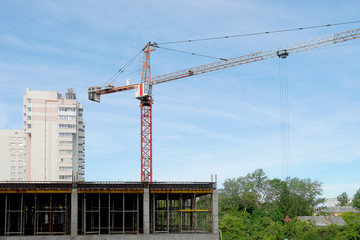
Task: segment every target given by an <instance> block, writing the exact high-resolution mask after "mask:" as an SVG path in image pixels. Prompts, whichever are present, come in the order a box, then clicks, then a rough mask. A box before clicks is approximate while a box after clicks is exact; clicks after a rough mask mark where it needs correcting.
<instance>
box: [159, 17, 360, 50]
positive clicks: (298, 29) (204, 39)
mask: <svg viewBox="0 0 360 240" xmlns="http://www.w3.org/2000/svg"><path fill="white" fill-rule="evenodd" d="M354 23H360V20H359V21H351V22H341V23H332V24H323V25H316V26H309V27H299V28H289V29H282V30H273V31H267V32H256V33H246V34H237V35H230V36H222V37H210V38H198V39H189V40H181V41H173V42H160V43H156V44H157V45H165V44H176V43H189V42H199V41H209V40H219V39H224V38H225V39H226V38H237V37H248V36H256V35H266V34H273V33H282V32H291V31H300V30H308V29H314V28H324V27H333V26H339V25H347V24H354Z"/></svg>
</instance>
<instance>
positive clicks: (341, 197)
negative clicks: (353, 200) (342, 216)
mask: <svg viewBox="0 0 360 240" xmlns="http://www.w3.org/2000/svg"><path fill="white" fill-rule="evenodd" d="M337 200H338V201H339V203H340V206H347V205H348V203H349V197H348V195H347V193H346V192H343V193H342V194H340V195H339V196H337Z"/></svg>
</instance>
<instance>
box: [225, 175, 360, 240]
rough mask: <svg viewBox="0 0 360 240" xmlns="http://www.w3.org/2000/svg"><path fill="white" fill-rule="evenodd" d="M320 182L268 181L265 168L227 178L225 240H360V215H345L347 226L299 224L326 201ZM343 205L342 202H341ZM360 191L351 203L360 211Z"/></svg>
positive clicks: (295, 179)
mask: <svg viewBox="0 0 360 240" xmlns="http://www.w3.org/2000/svg"><path fill="white" fill-rule="evenodd" d="M322 193H323V189H322V183H321V182H320V181H318V180H311V179H308V178H306V179H299V178H286V179H285V180H281V179H277V178H275V179H269V178H268V177H267V176H266V174H265V173H264V171H263V170H262V169H257V170H255V171H254V172H253V173H249V174H248V175H246V176H244V177H238V178H231V179H226V180H225V182H224V184H223V189H220V193H219V228H220V230H221V232H222V236H223V239H224V240H230V239H231V240H232V239H234V240H236V239H360V215H359V214H357V213H345V214H343V215H342V217H343V219H344V220H345V222H346V223H347V224H346V225H345V226H337V225H330V226H328V227H323V228H318V227H316V226H315V225H314V224H312V223H309V222H304V221H297V217H298V216H312V215H313V214H314V212H315V209H317V208H318V206H320V205H321V204H323V203H324V202H325V199H324V198H322V197H321V195H322ZM339 202H340V201H339ZM359 203H360V189H359V190H358V191H357V193H356V194H355V196H354V199H353V201H352V204H353V206H354V207H355V208H357V209H360V205H359Z"/></svg>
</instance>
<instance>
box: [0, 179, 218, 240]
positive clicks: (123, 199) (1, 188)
mask: <svg viewBox="0 0 360 240" xmlns="http://www.w3.org/2000/svg"><path fill="white" fill-rule="evenodd" d="M145 189H146V191H145ZM214 189H215V184H214V183H141V182H129V183H128V182H110V183H104V182H99V183H95V182H81V183H80V182H79V183H71V182H66V183H65V182H22V183H21V182H15V183H11V182H0V236H46V235H73V234H74V232H75V234H76V235H103V234H123V235H125V234H136V235H137V234H145V233H150V234H182V233H212V231H213V216H214V215H213V212H212V209H213V204H214V200H213V190H214ZM145 195H146V197H145ZM216 204H217V203H216ZM72 209H73V211H72ZM216 211H217V210H216ZM76 213H77V214H76ZM71 226H72V227H76V226H77V228H75V229H71Z"/></svg>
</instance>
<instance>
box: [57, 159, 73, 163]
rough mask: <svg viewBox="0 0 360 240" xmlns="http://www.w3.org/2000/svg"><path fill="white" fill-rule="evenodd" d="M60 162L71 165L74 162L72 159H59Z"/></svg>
mask: <svg viewBox="0 0 360 240" xmlns="http://www.w3.org/2000/svg"><path fill="white" fill-rule="evenodd" d="M58 161H59V162H64V163H69V162H72V158H59V160H58Z"/></svg>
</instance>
